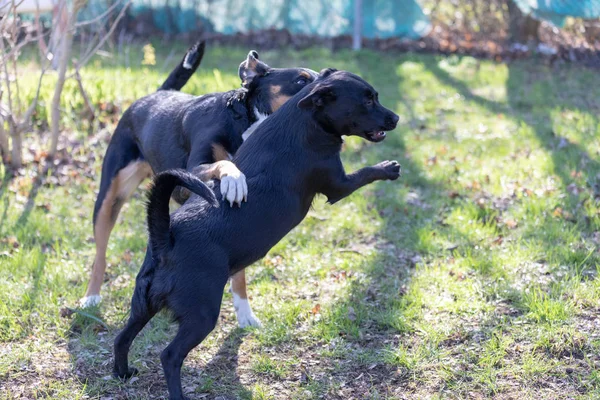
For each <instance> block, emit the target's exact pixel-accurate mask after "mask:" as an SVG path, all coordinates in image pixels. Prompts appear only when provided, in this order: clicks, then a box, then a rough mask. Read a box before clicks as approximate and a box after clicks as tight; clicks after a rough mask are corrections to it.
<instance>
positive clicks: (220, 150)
mask: <svg viewBox="0 0 600 400" xmlns="http://www.w3.org/2000/svg"><path fill="white" fill-rule="evenodd" d="M212 151H213V159H214V160H215V161H229V160H231V154H229V152H228V151H227V150H225V147H223V145H221V144H218V143H214V144H213V145H212Z"/></svg>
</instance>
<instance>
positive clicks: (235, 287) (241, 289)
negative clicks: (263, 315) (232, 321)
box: [231, 270, 261, 328]
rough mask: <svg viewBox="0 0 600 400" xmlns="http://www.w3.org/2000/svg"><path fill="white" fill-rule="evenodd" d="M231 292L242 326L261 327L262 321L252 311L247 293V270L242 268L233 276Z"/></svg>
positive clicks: (239, 322)
mask: <svg viewBox="0 0 600 400" xmlns="http://www.w3.org/2000/svg"><path fill="white" fill-rule="evenodd" d="M231 294H232V295H233V307H234V308H235V315H236V316H237V320H238V324H239V325H240V327H241V328H246V327H248V326H256V327H260V326H261V323H260V320H259V319H258V318H256V316H255V315H254V313H253V312H252V308H251V307H250V302H248V294H247V293H246V272H245V271H244V270H241V271H239V272H237V273H236V274H234V275H233V276H232V277H231Z"/></svg>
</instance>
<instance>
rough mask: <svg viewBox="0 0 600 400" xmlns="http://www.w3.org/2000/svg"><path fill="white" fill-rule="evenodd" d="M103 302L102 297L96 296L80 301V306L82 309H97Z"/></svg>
mask: <svg viewBox="0 0 600 400" xmlns="http://www.w3.org/2000/svg"><path fill="white" fill-rule="evenodd" d="M101 301H102V296H100V295H99V294H94V295H92V296H86V297H83V298H82V299H81V300H79V306H80V307H81V308H88V307H95V306H97V305H98V304H100V302H101Z"/></svg>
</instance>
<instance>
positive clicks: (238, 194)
mask: <svg viewBox="0 0 600 400" xmlns="http://www.w3.org/2000/svg"><path fill="white" fill-rule="evenodd" d="M221 194H222V195H223V200H225V199H227V201H228V202H229V205H230V206H231V207H233V203H237V204H238V205H239V206H241V205H242V200H243V201H246V200H247V198H248V185H247V184H246V176H245V175H244V174H242V173H241V172H240V171H235V172H232V173H231V174H229V175H226V176H224V177H222V178H221Z"/></svg>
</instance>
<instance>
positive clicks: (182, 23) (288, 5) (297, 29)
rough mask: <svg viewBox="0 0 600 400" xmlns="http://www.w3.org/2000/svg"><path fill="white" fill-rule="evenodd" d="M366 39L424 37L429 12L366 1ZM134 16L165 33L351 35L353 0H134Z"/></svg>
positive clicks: (92, 7) (92, 10) (91, 7)
mask: <svg viewBox="0 0 600 400" xmlns="http://www.w3.org/2000/svg"><path fill="white" fill-rule="evenodd" d="M111 3H113V2H110V1H103V0H91V1H90V2H89V3H88V6H87V7H86V9H85V10H83V12H82V15H81V18H82V19H86V18H90V16H95V15H99V14H100V13H102V12H103V11H105V10H106V9H107V8H108V7H109V6H110V4H111ZM362 13H363V18H362V24H363V31H362V34H363V36H364V37H366V38H376V37H379V38H386V37H393V36H399V37H408V38H417V37H421V36H424V35H426V34H427V33H428V32H429V29H430V23H429V19H428V18H427V16H426V15H425V14H424V13H423V10H422V9H421V7H420V5H419V4H418V3H417V2H416V0H363V8H362ZM128 16H129V17H131V18H144V20H151V21H152V22H153V24H154V26H155V27H156V28H158V29H160V30H161V31H163V32H165V33H173V34H175V33H185V32H193V31H197V30H199V29H203V30H207V31H212V32H220V33H225V34H231V33H235V32H248V31H252V30H260V29H269V28H276V29H283V28H285V29H288V30H289V31H290V32H292V33H303V34H310V35H319V36H338V35H349V34H352V28H353V22H354V1H344V0H328V1H326V0H267V1H254V2H251V1H244V0H174V1H173V0H134V1H133V3H132V4H131V6H130V8H129V10H128Z"/></svg>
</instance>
